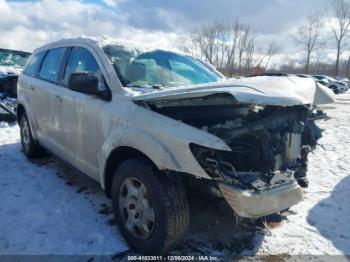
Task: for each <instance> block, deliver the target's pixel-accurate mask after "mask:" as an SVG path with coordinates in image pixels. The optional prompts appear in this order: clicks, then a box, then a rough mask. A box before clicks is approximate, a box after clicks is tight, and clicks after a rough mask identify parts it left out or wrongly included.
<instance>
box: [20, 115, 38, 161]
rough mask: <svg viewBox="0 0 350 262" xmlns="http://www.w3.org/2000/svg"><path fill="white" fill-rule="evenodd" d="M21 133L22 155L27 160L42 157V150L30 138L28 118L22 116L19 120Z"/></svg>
mask: <svg viewBox="0 0 350 262" xmlns="http://www.w3.org/2000/svg"><path fill="white" fill-rule="evenodd" d="M19 126H20V131H21V143H22V149H23V152H24V154H25V155H26V156H27V157H29V158H37V157H41V156H43V155H44V149H43V148H42V147H41V146H40V145H39V143H38V142H36V141H35V140H34V138H33V136H32V131H31V129H30V124H29V121H28V117H27V115H26V114H25V113H23V114H22V116H21V118H20V120H19Z"/></svg>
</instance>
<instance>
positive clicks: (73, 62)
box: [64, 47, 103, 85]
mask: <svg viewBox="0 0 350 262" xmlns="http://www.w3.org/2000/svg"><path fill="white" fill-rule="evenodd" d="M81 72H90V73H93V74H95V75H96V76H97V78H98V79H99V80H100V81H99V82H101V83H102V82H103V81H101V80H102V72H101V70H100V68H99V66H98V64H97V62H96V60H95V58H94V57H93V55H92V54H91V53H90V52H89V51H88V50H87V49H85V48H82V47H74V48H73V49H72V51H71V53H70V55H69V59H68V63H67V67H66V71H65V74H64V83H65V84H66V85H68V81H69V77H70V75H71V74H72V73H81Z"/></svg>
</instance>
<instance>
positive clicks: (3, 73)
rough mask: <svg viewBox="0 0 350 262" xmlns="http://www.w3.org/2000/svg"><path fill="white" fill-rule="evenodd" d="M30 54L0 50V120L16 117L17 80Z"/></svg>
mask: <svg viewBox="0 0 350 262" xmlns="http://www.w3.org/2000/svg"><path fill="white" fill-rule="evenodd" d="M29 56H30V53H28V52H24V51H17V50H11V49H0V120H8V119H11V118H13V117H15V116H16V105H17V79H18V74H19V73H20V72H21V71H22V68H23V66H24V65H25V63H26V62H27V59H28V58H29Z"/></svg>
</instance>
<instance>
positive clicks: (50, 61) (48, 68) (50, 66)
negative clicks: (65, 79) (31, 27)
mask: <svg viewBox="0 0 350 262" xmlns="http://www.w3.org/2000/svg"><path fill="white" fill-rule="evenodd" d="M65 51H66V48H56V49H52V50H50V51H49V52H48V53H47V55H46V56H45V58H44V61H43V63H42V65H41V69H40V72H39V77H40V78H41V79H44V80H48V81H51V82H57V80H58V75H59V70H60V67H61V63H62V60H63V57H64V54H65Z"/></svg>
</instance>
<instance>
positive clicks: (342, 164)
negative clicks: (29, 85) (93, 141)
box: [0, 94, 350, 257]
mask: <svg viewBox="0 0 350 262" xmlns="http://www.w3.org/2000/svg"><path fill="white" fill-rule="evenodd" d="M337 98H338V99H337V103H336V104H334V105H331V106H329V107H327V108H326V112H327V113H328V115H329V116H331V119H330V120H328V121H321V122H319V125H320V126H321V127H322V128H325V132H324V133H323V138H322V139H321V140H320V141H319V143H320V146H318V147H317V149H316V150H315V151H314V152H313V153H312V154H311V155H310V161H309V179H310V187H309V188H308V189H306V190H305V193H304V198H305V199H304V201H303V202H301V203H299V204H298V205H296V206H294V207H292V208H291V210H290V211H289V212H288V216H287V220H286V221H285V222H284V223H282V225H281V226H279V227H277V228H274V229H272V230H270V231H269V232H267V233H266V231H265V233H264V234H261V233H257V232H258V230H256V228H251V227H250V228H248V229H247V228H245V227H243V226H241V225H237V224H236V223H235V221H234V219H232V217H230V216H227V215H221V216H220V215H219V212H216V211H217V208H216V207H215V205H214V204H213V205H212V204H210V202H208V201H201V200H200V198H198V196H197V199H195V200H194V201H191V202H193V203H192V205H194V207H193V208H192V210H194V211H193V212H192V213H193V214H192V222H191V226H190V230H189V234H188V235H187V236H186V237H185V239H184V241H183V243H182V244H181V246H180V247H179V248H178V249H177V250H176V251H174V254H183V255H188V254H189V253H192V254H216V255H219V254H225V255H233V254H237V253H238V254H247V255H251V254H259V255H260V254H261V255H267V254H268V255H270V254H278V255H285V254H311V255H321V254H339V255H340V254H346V255H350V222H349V221H350V204H349V202H350V176H349V174H350V158H349V155H348V154H349V152H350V150H349V147H350V95H349V94H345V95H339V96H337ZM197 211H198V212H197ZM212 211H214V212H212ZM127 249H128V247H127V245H126V244H125V243H124V242H123V240H122V238H121V237H120V236H119V234H118V231H117V229H116V226H115V225H114V220H113V219H112V214H111V209H110V202H109V200H108V199H107V198H106V197H105V195H104V193H103V192H102V190H101V189H100V188H99V185H98V184H97V183H96V182H94V181H92V180H91V179H89V178H88V177H86V176H84V175H81V174H78V173H77V172H75V171H73V170H71V169H70V168H68V167H67V166H66V165H65V164H63V163H62V162H60V161H59V160H57V159H55V158H54V157H47V158H45V159H41V160H37V161H29V160H28V159H27V158H26V157H25V156H24V155H23V154H22V152H21V147H20V143H19V129H18V126H17V125H9V124H7V123H5V122H1V123H0V255H4V254H65V255H67V254H81V255H108V256H111V257H113V256H116V255H118V254H121V256H123V252H124V251H126V250H127Z"/></svg>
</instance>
